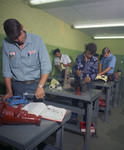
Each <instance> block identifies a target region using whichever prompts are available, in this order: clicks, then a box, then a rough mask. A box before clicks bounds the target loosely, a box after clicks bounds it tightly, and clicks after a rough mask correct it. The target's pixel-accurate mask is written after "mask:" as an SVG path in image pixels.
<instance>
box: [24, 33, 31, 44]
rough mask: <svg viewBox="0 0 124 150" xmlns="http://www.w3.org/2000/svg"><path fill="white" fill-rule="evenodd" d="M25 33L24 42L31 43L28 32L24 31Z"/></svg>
mask: <svg viewBox="0 0 124 150" xmlns="http://www.w3.org/2000/svg"><path fill="white" fill-rule="evenodd" d="M25 32H26V31H25ZM26 35H27V37H26V40H25V43H32V40H31V37H30V36H29V33H28V32H26Z"/></svg>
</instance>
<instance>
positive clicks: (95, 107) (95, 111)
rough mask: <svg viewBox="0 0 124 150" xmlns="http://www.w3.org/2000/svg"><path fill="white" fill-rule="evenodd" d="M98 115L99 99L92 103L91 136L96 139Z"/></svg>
mask: <svg viewBox="0 0 124 150" xmlns="http://www.w3.org/2000/svg"><path fill="white" fill-rule="evenodd" d="M98 113H99V98H97V100H96V101H95V102H94V116H93V117H94V120H93V123H94V127H95V134H93V136H95V137H97V119H98Z"/></svg>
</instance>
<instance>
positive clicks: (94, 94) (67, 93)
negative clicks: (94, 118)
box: [45, 87, 102, 102]
mask: <svg viewBox="0 0 124 150" xmlns="http://www.w3.org/2000/svg"><path fill="white" fill-rule="evenodd" d="M45 93H47V94H52V95H57V96H63V97H68V98H74V99H78V100H81V101H87V102H93V101H94V100H95V99H96V98H97V97H99V96H101V94H102V91H101V90H97V89H92V91H91V92H90V93H82V95H75V92H70V91H66V90H57V89H49V88H48V87H45Z"/></svg>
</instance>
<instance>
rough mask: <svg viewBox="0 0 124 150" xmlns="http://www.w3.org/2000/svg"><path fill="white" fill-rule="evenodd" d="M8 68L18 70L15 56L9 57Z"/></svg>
mask: <svg viewBox="0 0 124 150" xmlns="http://www.w3.org/2000/svg"><path fill="white" fill-rule="evenodd" d="M9 61H10V66H11V68H18V67H19V62H18V59H17V57H16V56H13V57H10V59H9Z"/></svg>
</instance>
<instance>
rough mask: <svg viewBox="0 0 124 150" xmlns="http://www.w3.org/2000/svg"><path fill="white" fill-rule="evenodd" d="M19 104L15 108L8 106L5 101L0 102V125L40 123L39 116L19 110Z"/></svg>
mask: <svg viewBox="0 0 124 150" xmlns="http://www.w3.org/2000/svg"><path fill="white" fill-rule="evenodd" d="M21 107H22V106H21V105H19V106H18V107H17V108H14V107H12V106H9V105H8V104H6V103H5V102H2V103H0V125H2V124H35V125H38V126H39V125H40V119H41V116H36V115H34V114H29V113H28V112H27V111H25V110H21Z"/></svg>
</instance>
